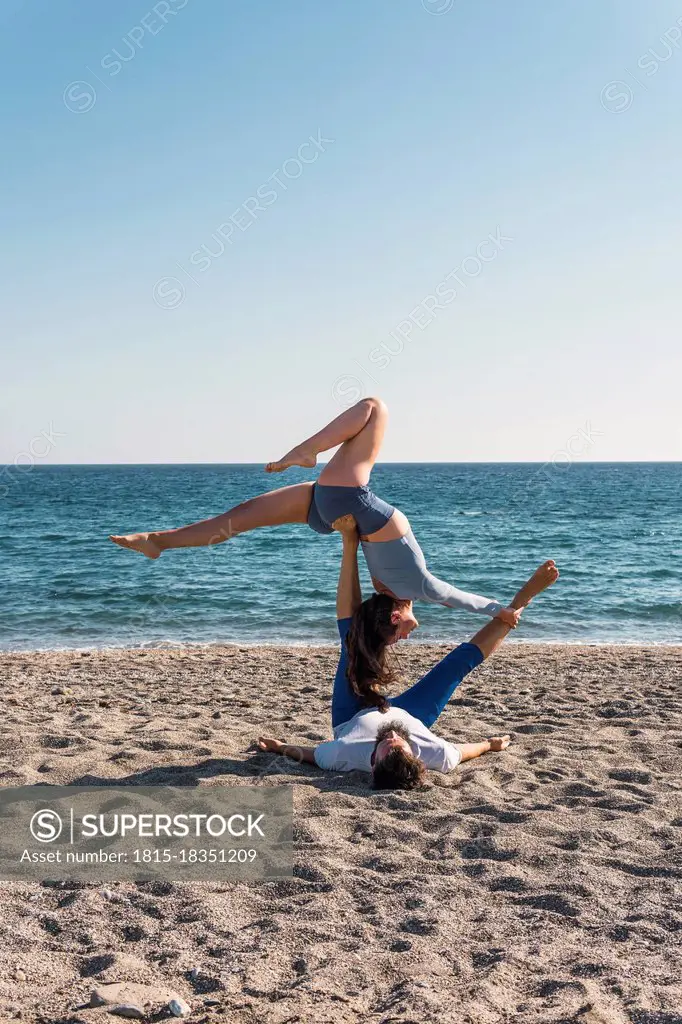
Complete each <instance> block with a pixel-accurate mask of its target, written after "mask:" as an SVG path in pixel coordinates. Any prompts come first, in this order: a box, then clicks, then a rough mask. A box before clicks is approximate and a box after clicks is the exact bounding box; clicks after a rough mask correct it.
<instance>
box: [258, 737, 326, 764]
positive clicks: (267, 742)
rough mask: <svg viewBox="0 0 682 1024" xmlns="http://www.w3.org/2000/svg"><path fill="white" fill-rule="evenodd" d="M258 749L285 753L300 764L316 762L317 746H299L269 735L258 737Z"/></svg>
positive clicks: (285, 755) (273, 752)
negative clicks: (271, 737)
mask: <svg viewBox="0 0 682 1024" xmlns="http://www.w3.org/2000/svg"><path fill="white" fill-rule="evenodd" d="M258 749H259V750H269V751H270V753H272V754H283V755H284V757H290V758H291V759H292V760H293V761H298V763H299V764H304V763H305V764H315V763H316V762H315V747H298V746H295V745H294V744H292V743H284V741H283V740H273V739H270V738H269V737H267V736H259V737H258Z"/></svg>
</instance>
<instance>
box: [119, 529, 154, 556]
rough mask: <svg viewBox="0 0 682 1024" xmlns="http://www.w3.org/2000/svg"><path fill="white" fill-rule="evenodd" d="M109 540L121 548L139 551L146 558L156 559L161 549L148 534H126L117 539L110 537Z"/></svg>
mask: <svg viewBox="0 0 682 1024" xmlns="http://www.w3.org/2000/svg"><path fill="white" fill-rule="evenodd" d="M109 540H113V542H114V544H119V545H120V546H121V547H122V548H130V550H131V551H139V552H141V554H143V555H146V556H147V558H158V557H159V555H160V554H161V548H160V547H159V546H158V544H156V543H155V541H153V540H152V538H151V534H150V533H128V534H126V535H125V536H122V537H119V536H115V535H113V534H112V535H111V536H110V537H109Z"/></svg>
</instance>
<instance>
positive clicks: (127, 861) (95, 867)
mask: <svg viewBox="0 0 682 1024" xmlns="http://www.w3.org/2000/svg"><path fill="white" fill-rule="evenodd" d="M292 827H293V797H292V790H291V787H290V786H272V787H264V786H197V787H183V788H172V787H169V786H19V787H16V788H9V787H7V788H0V880H3V881H11V880H23V881H36V882H37V881H47V880H50V881H67V880H68V881H70V880H80V881H93V882H94V881H114V880H125V879H128V880H135V881H138V880H150V879H163V880H166V881H178V882H179V881H199V880H203V881H211V880H215V881H221V880H230V881H248V880H258V879H273V878H283V877H288V876H290V875H291V873H292V865H293V860H292Z"/></svg>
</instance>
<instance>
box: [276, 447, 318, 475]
mask: <svg viewBox="0 0 682 1024" xmlns="http://www.w3.org/2000/svg"><path fill="white" fill-rule="evenodd" d="M316 465H317V456H316V454H315V452H313V451H310V449H309V448H304V447H303V445H299V446H298V448H292V449H291V451H290V452H287V454H286V455H285V456H284V458H283V459H280V460H279V461H278V462H268V464H267V466H266V467H265V472H266V473H283V472H284V470H285V469H289V468H290V467H291V466H304V467H305V469H313V467H314V466H316Z"/></svg>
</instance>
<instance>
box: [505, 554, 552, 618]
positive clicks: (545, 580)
mask: <svg viewBox="0 0 682 1024" xmlns="http://www.w3.org/2000/svg"><path fill="white" fill-rule="evenodd" d="M558 579H559V570H558V569H557V567H556V564H555V562H554V559H553V558H550V559H549V560H548V561H547V562H543V564H542V565H541V566H540V568H539V569H536V570H535V572H534V573H533V575H532V576H531V578H530V579H529V580H528V582H527V583H526V584H524V586H522V587H521V589H520V590H519V592H518V594H517V595H516V597H515V598H514V607H516V608H518V607H519V606H523V607H525V605H527V604H529V602H530V601H532V600H533V598H534V597H537V595H538V594H541V593H542V591H543V590H547V587H551V586H552V584H553V583H556V581H557V580H558Z"/></svg>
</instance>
